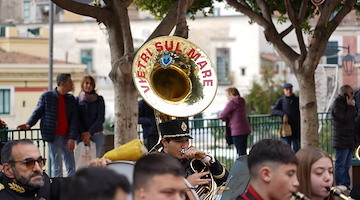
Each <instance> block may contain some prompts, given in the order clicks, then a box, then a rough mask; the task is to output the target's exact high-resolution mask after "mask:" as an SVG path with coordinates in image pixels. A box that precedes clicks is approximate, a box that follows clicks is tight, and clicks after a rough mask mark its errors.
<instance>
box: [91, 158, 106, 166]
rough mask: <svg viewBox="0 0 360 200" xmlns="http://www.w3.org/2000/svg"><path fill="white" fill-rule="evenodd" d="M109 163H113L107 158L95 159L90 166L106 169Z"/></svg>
mask: <svg viewBox="0 0 360 200" xmlns="http://www.w3.org/2000/svg"><path fill="white" fill-rule="evenodd" d="M108 163H111V160H109V159H107V158H94V159H92V160H90V164H89V166H91V167H106V165H107V164H108Z"/></svg>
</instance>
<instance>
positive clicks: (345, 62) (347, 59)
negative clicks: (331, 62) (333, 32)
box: [342, 46, 355, 75]
mask: <svg viewBox="0 0 360 200" xmlns="http://www.w3.org/2000/svg"><path fill="white" fill-rule="evenodd" d="M342 48H344V49H347V50H348V53H347V54H346V55H345V56H344V57H343V59H342V66H343V68H344V71H345V72H346V74H347V75H350V74H352V73H353V71H354V70H355V66H354V56H352V55H351V54H350V46H347V47H342Z"/></svg>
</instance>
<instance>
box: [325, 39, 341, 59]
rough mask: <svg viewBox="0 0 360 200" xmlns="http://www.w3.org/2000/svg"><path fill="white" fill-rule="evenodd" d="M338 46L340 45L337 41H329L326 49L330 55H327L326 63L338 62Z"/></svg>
mask: <svg viewBox="0 0 360 200" xmlns="http://www.w3.org/2000/svg"><path fill="white" fill-rule="evenodd" d="M338 48H339V46H338V42H337V41H329V42H328V43H327V45H326V50H328V51H329V55H328V56H327V57H326V64H336V65H337V64H338V60H339V56H338V51H339V50H338Z"/></svg>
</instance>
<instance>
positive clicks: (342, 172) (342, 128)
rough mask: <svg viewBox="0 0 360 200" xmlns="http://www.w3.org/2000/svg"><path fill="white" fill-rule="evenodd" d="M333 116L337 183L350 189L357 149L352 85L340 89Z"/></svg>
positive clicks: (334, 104)
mask: <svg viewBox="0 0 360 200" xmlns="http://www.w3.org/2000/svg"><path fill="white" fill-rule="evenodd" d="M331 116H332V119H333V123H332V125H333V135H332V146H333V148H334V149H335V183H336V185H344V186H346V187H347V188H348V189H349V187H350V175H349V169H350V166H351V160H352V154H353V149H354V147H355V116H356V108H355V100H354V92H353V89H352V88H351V86H350V85H343V86H341V88H340V93H339V95H338V97H337V98H336V99H335V100H334V102H333V105H332V109H331Z"/></svg>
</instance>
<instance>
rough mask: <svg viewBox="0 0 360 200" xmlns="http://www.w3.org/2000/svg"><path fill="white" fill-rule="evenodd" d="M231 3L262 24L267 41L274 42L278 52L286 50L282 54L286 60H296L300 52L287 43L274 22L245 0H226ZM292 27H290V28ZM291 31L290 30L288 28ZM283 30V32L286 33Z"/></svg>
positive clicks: (287, 61)
mask: <svg viewBox="0 0 360 200" xmlns="http://www.w3.org/2000/svg"><path fill="white" fill-rule="evenodd" d="M226 1H227V2H228V4H229V5H231V6H233V7H234V8H235V9H237V10H238V11H239V12H242V13H243V14H245V15H247V16H249V17H250V18H251V19H252V20H253V21H255V22H256V23H257V24H259V25H260V26H262V27H263V28H264V29H265V30H264V34H265V37H266V40H267V41H270V42H271V43H273V44H274V47H275V48H276V49H277V50H278V52H280V53H281V52H285V53H284V54H283V55H281V56H282V58H284V59H285V60H284V62H285V63H288V64H290V63H291V62H292V61H294V60H296V59H297V58H298V57H299V54H298V53H296V52H295V51H294V50H293V49H292V48H291V47H289V45H287V44H286V43H285V42H284V41H283V40H282V37H283V35H280V34H279V33H278V31H277V30H276V28H275V26H274V24H273V23H272V22H271V23H269V22H268V21H267V20H266V19H264V18H263V17H262V16H261V15H260V14H258V13H256V12H255V11H253V10H252V9H251V7H250V6H249V5H248V4H246V2H245V1H244V0H241V1H240V3H239V2H238V1H237V0H226ZM288 29H290V28H288ZM287 31H289V30H287ZM285 33H286V31H285V32H283V34H285Z"/></svg>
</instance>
